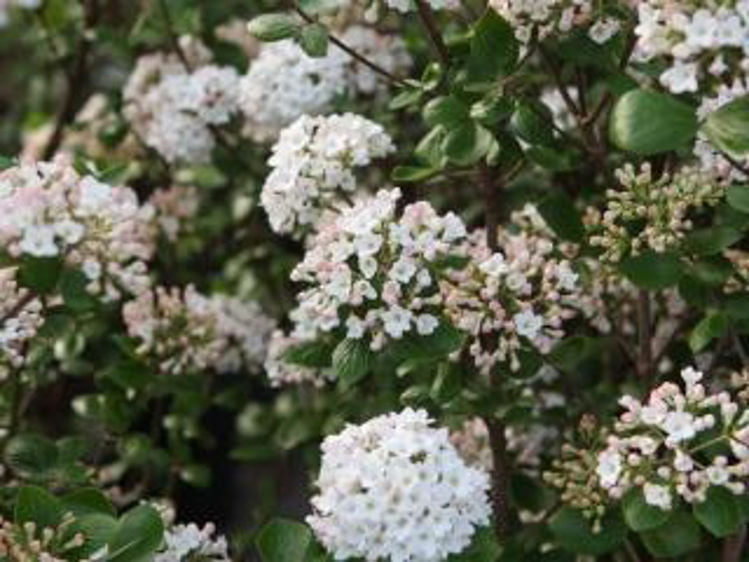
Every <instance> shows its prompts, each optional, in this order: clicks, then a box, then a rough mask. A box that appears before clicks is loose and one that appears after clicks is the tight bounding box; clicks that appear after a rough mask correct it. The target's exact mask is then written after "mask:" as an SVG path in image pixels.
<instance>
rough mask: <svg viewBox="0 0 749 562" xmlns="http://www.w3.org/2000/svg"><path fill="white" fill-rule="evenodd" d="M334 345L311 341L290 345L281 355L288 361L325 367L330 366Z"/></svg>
mask: <svg viewBox="0 0 749 562" xmlns="http://www.w3.org/2000/svg"><path fill="white" fill-rule="evenodd" d="M332 355H333V346H331V345H330V344H328V343H323V342H317V341H311V342H304V343H300V344H297V345H293V346H291V347H289V348H288V349H287V350H286V351H285V352H284V353H283V355H282V356H281V359H282V360H283V361H285V362H286V363H291V364H293V365H301V366H303V367H312V368H316V369H323V368H325V367H330V364H331V360H332V359H331V357H332Z"/></svg>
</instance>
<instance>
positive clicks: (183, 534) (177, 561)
mask: <svg viewBox="0 0 749 562" xmlns="http://www.w3.org/2000/svg"><path fill="white" fill-rule="evenodd" d="M215 532H216V527H215V526H214V525H213V524H212V523H207V524H206V525H204V526H203V528H202V529H201V528H200V527H198V526H197V525H196V524H195V523H189V524H187V525H174V526H173V527H171V528H170V529H167V530H166V531H165V533H164V548H163V550H162V551H161V552H158V553H157V554H156V557H155V558H154V562H186V561H188V560H200V561H201V562H230V560H231V558H229V553H228V546H227V543H226V538H225V537H223V536H217V537H214V534H215Z"/></svg>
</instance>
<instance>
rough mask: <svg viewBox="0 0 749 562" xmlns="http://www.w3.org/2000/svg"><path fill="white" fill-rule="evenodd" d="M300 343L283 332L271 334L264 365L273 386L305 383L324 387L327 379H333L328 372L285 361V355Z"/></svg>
mask: <svg viewBox="0 0 749 562" xmlns="http://www.w3.org/2000/svg"><path fill="white" fill-rule="evenodd" d="M299 343H301V342H300V341H299V340H296V339H294V338H292V337H289V336H287V335H286V334H284V333H283V332H282V331H281V330H276V331H275V332H273V334H271V337H270V341H269V342H268V354H267V356H266V358H265V364H264V368H265V372H266V374H267V375H268V380H269V381H270V384H271V386H283V385H287V384H288V385H293V384H304V383H310V384H312V385H314V386H322V385H323V384H325V381H326V380H327V379H330V378H331V373H330V372H327V371H326V370H321V369H314V368H312V367H305V366H302V365H294V364H291V363H289V362H288V361H285V360H284V354H285V353H286V352H287V351H288V350H289V349H291V348H292V347H294V346H295V345H298V344H299Z"/></svg>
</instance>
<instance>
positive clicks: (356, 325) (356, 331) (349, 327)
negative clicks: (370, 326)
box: [346, 314, 365, 340]
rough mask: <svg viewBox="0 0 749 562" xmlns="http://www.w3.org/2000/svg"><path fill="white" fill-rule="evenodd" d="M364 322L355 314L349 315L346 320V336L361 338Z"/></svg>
mask: <svg viewBox="0 0 749 562" xmlns="http://www.w3.org/2000/svg"><path fill="white" fill-rule="evenodd" d="M364 328H365V324H364V322H363V321H362V319H361V318H358V317H357V316H355V315H353V314H352V315H351V316H349V317H348V319H347V320H346V337H347V338H353V339H356V340H358V339H361V338H362V337H364Z"/></svg>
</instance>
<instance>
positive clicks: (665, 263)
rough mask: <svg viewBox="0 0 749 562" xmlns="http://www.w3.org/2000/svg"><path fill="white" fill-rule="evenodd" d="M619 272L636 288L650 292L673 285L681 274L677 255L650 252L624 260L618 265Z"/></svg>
mask: <svg viewBox="0 0 749 562" xmlns="http://www.w3.org/2000/svg"><path fill="white" fill-rule="evenodd" d="M619 270H620V271H621V272H622V273H623V274H624V275H626V276H627V278H628V279H629V280H630V281H632V283H634V284H635V285H637V286H638V287H642V288H643V289H648V290H651V291H658V290H660V289H665V288H666V287H670V286H672V285H675V284H676V283H678V282H679V278H680V277H681V274H682V266H681V261H680V260H679V257H678V256H677V255H675V254H671V253H662V254H660V253H656V252H652V251H647V252H644V253H642V254H640V255H639V256H633V257H630V258H627V259H625V260H624V261H622V263H621V264H619Z"/></svg>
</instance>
